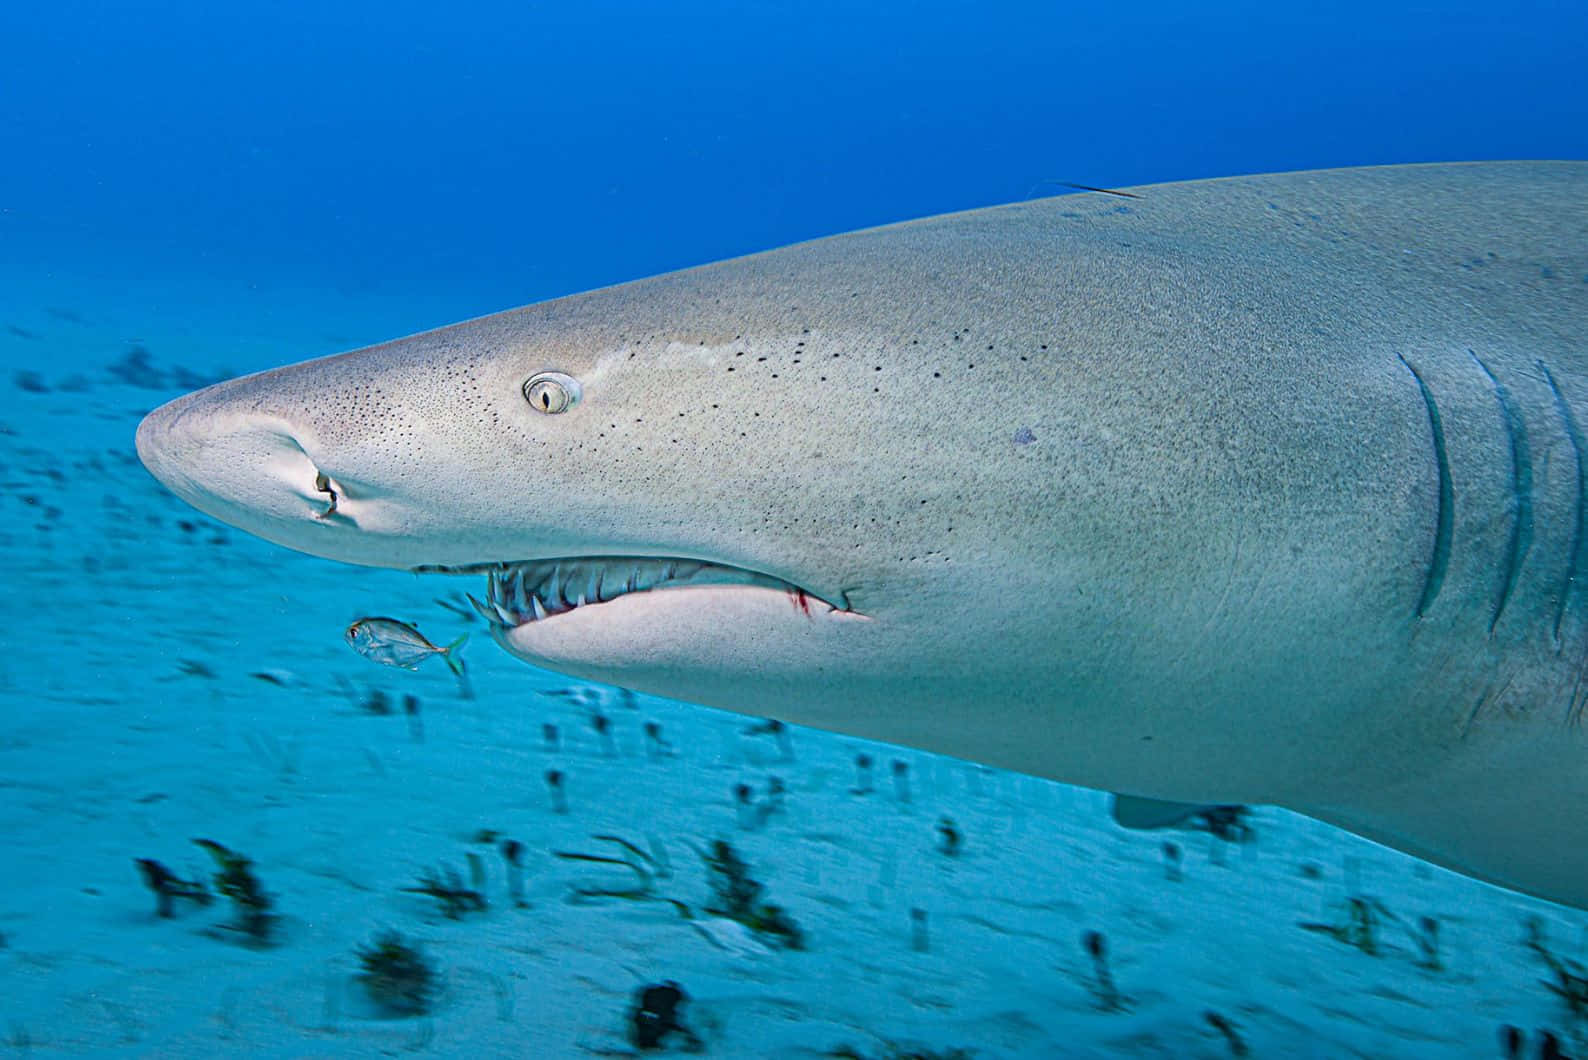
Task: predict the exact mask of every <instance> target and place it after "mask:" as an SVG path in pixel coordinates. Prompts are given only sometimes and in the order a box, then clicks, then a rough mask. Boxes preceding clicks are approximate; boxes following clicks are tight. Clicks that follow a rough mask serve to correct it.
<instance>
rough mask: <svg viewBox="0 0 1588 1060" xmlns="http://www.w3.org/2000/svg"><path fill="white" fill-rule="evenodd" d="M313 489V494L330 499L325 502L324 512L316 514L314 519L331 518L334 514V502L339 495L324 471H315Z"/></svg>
mask: <svg viewBox="0 0 1588 1060" xmlns="http://www.w3.org/2000/svg"><path fill="white" fill-rule="evenodd" d="M314 489H315V492H317V493H323V494H325V495H326V496H327V497H329V498H330V500H329V501H327V502H326V506H325V511H323V512H319V513H317V514H316V515H315V518H316V519H329V518H331V516H333V515H335V514H336V502H337V501H338V500H339V499H340V495H339V494H338V492H337V489H336V486H335V485H333V484H332V482H331V480H330V479H329V478H327V477H326V474H325V472H324V471H316V472H315V473H314Z"/></svg>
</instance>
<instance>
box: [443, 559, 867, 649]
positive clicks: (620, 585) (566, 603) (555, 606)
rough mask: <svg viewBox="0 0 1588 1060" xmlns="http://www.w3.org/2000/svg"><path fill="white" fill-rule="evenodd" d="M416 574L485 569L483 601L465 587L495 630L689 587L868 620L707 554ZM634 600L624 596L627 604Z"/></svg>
mask: <svg viewBox="0 0 1588 1060" xmlns="http://www.w3.org/2000/svg"><path fill="white" fill-rule="evenodd" d="M413 569H414V571H415V572H416V573H431V572H440V573H446V574H477V573H484V574H485V575H486V592H485V599H484V600H483V601H481V600H479V599H477V598H476V597H475V596H473V595H472V594H470V596H469V600H470V602H471V603H473V605H474V607H475V610H477V611H478V612H479V613H480V616H481V617H482V618H484V619H485V620H486V622H487V623H489V624H490V627H491V630H492V632H493V633H494V634H497V635H498V636H501V635H502V634H504V633H509V632H512V631H514V630H518V629H521V628H522V627H526V626H529V625H531V624H537V625H539V626H540V627H541V628H544V627H545V625H546V624H550V623H555V622H557V621H558V620H559V619H560V618H561V616H564V615H569V614H571V613H572V612H574V611H583V612H586V613H588V612H590V611H591V610H594V609H600V608H603V607H605V606H606V605H610V604H611V603H612V602H613V601H615V600H619V599H623V598H626V597H633V596H634V595H635V594H670V593H677V592H678V591H679V590H683V589H689V590H692V591H693V592H692V593H691V594H690V595H691V597H692V598H695V599H704V600H709V601H719V600H721V599H723V598H725V597H730V596H732V597H743V596H744V595H745V594H753V595H754V596H756V597H762V596H768V595H773V594H776V595H781V596H783V597H785V598H786V599H787V601H788V605H789V607H790V609H791V612H792V613H793V614H795V615H802V616H804V617H807V618H810V619H813V620H814V619H823V618H825V619H832V620H846V619H866V618H868V616H866V615H863V614H861V613H860V612H858V611H855V610H853V609H852V608H850V607H849V606H848V601H847V599H841V600H840V601H838V602H832V601H828V600H826V599H824V598H822V597H821V596H818V595H817V594H815V593H813V592H811V591H810V590H808V589H806V588H804V587H803V586H800V585H797V584H795V583H793V582H790V581H786V580H784V579H782V578H779V577H777V576H775V575H771V574H766V573H762V572H760V571H754V570H749V569H747V568H744V567H736V566H732V565H730V564H726V563H715V562H711V561H708V560H701V559H689V558H682V557H668V556H620V555H604V556H594V555H592V556H562V557H551V558H545V559H534V560H523V561H518V562H488V563H473V564H464V565H443V564H428V565H422V566H418V567H415V568H413ZM634 602H635V601H633V600H632V599H631V600H629V603H630V604H633V603H634Z"/></svg>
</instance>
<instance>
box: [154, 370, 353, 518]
mask: <svg viewBox="0 0 1588 1060" xmlns="http://www.w3.org/2000/svg"><path fill="white" fill-rule="evenodd" d="M217 389H218V388H210V389H209V390H201V391H199V392H197V393H195V394H189V395H188V396H186V397H183V398H178V399H177V400H175V401H171V402H168V403H167V404H165V405H162V406H161V407H159V408H157V409H155V410H154V411H153V412H151V413H149V415H148V416H146V417H144V419H143V422H142V423H140V424H139V425H138V434H137V447H138V456H139V458H140V459H141V460H142V461H143V464H144V466H145V467H146V468H148V469H149V472H150V473H151V474H152V475H154V477H155V478H157V479H159V480H160V482H161V483H163V484H164V485H165V486H166V487H167V488H169V489H170V490H171V491H172V492H174V493H175V494H177V496H179V497H181V498H182V499H183V500H185V501H187V502H188V503H189V504H191V505H193V506H194V507H195V508H198V509H199V510H200V511H203V512H205V513H206V514H209V515H213V516H215V517H216V518H218V519H222V520H224V521H227V522H232V523H237V524H239V525H242V526H244V527H245V528H246V529H249V530H251V531H253V532H255V533H260V534H262V535H263V536H266V537H271V538H277V539H279V537H280V536H281V535H280V531H279V529H278V530H277V532H275V533H270V532H269V530H270V528H271V526H272V524H301V523H302V522H304V521H305V520H313V519H316V518H321V519H323V518H324V517H325V516H326V515H327V514H328V513H331V512H334V509H335V501H334V493H335V487H334V485H333V484H332V482H331V480H330V477H329V476H327V475H326V474H325V473H324V472H323V471H322V470H321V469H320V468H318V467H317V466H316V465H315V462H314V460H313V459H312V458H311V457H310V455H309V453H308V451H307V449H306V448H305V445H304V441H303V439H301V438H300V435H299V432H298V431H297V430H295V428H294V426H293V424H292V423H291V422H290V421H289V420H287V419H286V418H285V417H284V416H282V415H280V414H276V413H273V412H270V411H265V410H261V409H258V408H253V407H249V406H247V405H244V404H240V403H238V402H235V401H232V400H229V399H228V398H227V397H226V396H225V394H224V393H218V392H216V391H217Z"/></svg>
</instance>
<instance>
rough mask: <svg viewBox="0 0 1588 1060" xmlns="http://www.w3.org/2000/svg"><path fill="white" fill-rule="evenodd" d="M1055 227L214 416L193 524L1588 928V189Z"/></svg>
mask: <svg viewBox="0 0 1588 1060" xmlns="http://www.w3.org/2000/svg"><path fill="white" fill-rule="evenodd" d="M1130 190H1131V192H1132V193H1133V194H1134V195H1135V196H1137V197H1134V198H1129V199H1124V198H1121V197H1119V196H1114V195H1099V194H1087V195H1069V196H1063V197H1059V198H1054V199H1047V200H1041V201H1032V202H1024V203H1018V204H1015V205H1010V206H1002V207H996V208H991V209H983V210H975V211H971V212H968V213H959V214H951V215H947V216H943V217H935V218H930V219H927V220H922V221H915V222H911V223H906V224H899V225H891V226H888V227H884V228H877V229H871V230H867V231H861V232H855V233H852V234H848V235H842V236H836V237H833V238H829V239H821V240H817V241H815V242H810V243H803V244H799V245H796V246H792V247H787V248H784V249H781V250H774V251H771V252H768V253H764V254H757V255H753V256H751V257H746V258H740V259H737V260H733V261H727V262H723V263H720V264H715V265H708V266H705V267H703V268H696V269H689V270H686V271H683V272H677V273H672V274H669V275H665V276H660V277H656V278H652V279H647V280H641V281H639V282H635V283H629V284H624V285H622V286H617V287H611V288H607V289H604V290H599V291H594V292H591V293H588V294H582V295H577V296H574V297H570V298H563V299H558V300H555V301H551V302H545V303H541V304H538V305H532V306H528V307H526V308H522V309H516V310H512V311H510V312H505V313H501V314H497V315H495V316H489V317H484V318H481V319H478V320H473V321H469V322H466V323H462V324H457V325H454V326H452V327H447V328H442V329H440V330H437V331H431V332H427V333H425V334H421V335H415V336H412V337H410V338H405V339H401V340H398V341H395V342H391V343H387V344H384V345H380V346H374V347H370V348H367V349H363V350H358V351H355V352H352V353H348V354H344V355H341V356H338V357H330V358H325V359H321V360H314V361H309V362H307V363H303V364H298V365H293V366H291V367H286V368H281V369H277V370H275V371H270V372H265V373H262V374H259V375H253V376H248V377H245V378H242V379H237V380H233V381H230V382H226V383H221V384H219V385H216V386H212V387H209V388H207V389H205V390H201V391H199V392H198V393H195V394H192V395H190V396H187V397H184V398H182V399H180V400H177V401H174V402H172V403H170V404H168V405H166V406H164V407H162V408H160V409H158V410H156V411H155V412H153V413H151V414H150V415H149V417H148V418H147V419H146V420H145V421H144V422H143V424H142V425H141V426H140V427H139V430H138V439H137V441H138V450H139V453H140V454H141V456H142V458H143V460H144V462H145V464H146V465H147V466H148V467H149V469H150V470H151V471H152V472H153V473H154V474H155V475H156V476H157V477H158V478H159V479H160V480H161V481H162V482H164V483H166V484H167V485H168V486H169V487H170V488H171V489H173V490H174V491H176V492H177V493H178V494H180V495H181V496H182V497H184V498H185V499H187V500H188V501H189V502H190V503H192V504H193V505H194V506H196V507H197V508H199V509H201V510H203V511H205V512H207V513H209V514H211V515H213V516H215V517H217V518H219V519H222V520H225V521H226V522H229V523H232V524H235V525H236V526H239V527H241V528H243V529H246V530H248V531H251V532H252V533H255V534H258V535H260V536H262V537H265V538H268V539H270V540H272V541H275V542H278V543H280V544H283V545H287V546H289V547H291V548H295V549H299V550H302V551H305V552H310V553H314V554H316V555H320V556H326V557H330V558H333V559H338V560H343V561H347V562H350V563H360V564H371V565H377V566H386V567H399V568H410V569H422V570H445V571H451V572H465V573H468V572H475V573H477V574H478V575H479V576H480V577H481V578H482V579H483V582H484V590H483V593H482V595H483V597H484V598H483V599H482V600H480V601H479V606H480V607H481V609H482V611H483V612H484V613H485V614H486V615H487V616H488V618H489V621H490V624H491V628H492V631H493V634H494V636H495V638H496V639H497V640H498V641H499V642H500V643H501V644H502V645H503V646H504V647H506V648H507V650H508V651H510V652H512V653H513V654H515V655H517V656H520V657H522V658H523V659H526V660H529V661H530V662H533V663H535V664H537V665H541V666H545V667H548V668H551V669H554V670H559V671H562V672H565V673H569V674H574V675H578V676H582V677H587V678H593V679H597V680H601V681H607V682H612V683H615V684H619V685H624V686H627V687H630V688H634V689H639V690H642V691H648V692H654V693H658V694H663V695H668V696H674V697H677V698H681V699H685V700H691V701H695V702H699V703H704V704H709V705H713V706H717V707H724V708H728V709H732V710H737V711H743V712H746V713H753V714H762V715H770V716H775V717H779V718H783V719H785V720H788V721H792V722H797V723H800V724H805V725H812V726H817V727H820V728H823V729H829V730H834V731H837V732H841V733H848V734H852V735H856V736H862V737H871V738H875V739H880V740H886V741H892V742H895V743H899V744H904V745H908V746H911V747H917V748H923V749H926V750H930V751H936V752H942V753H945V754H949V755H955V756H958V757H961V758H966V759H972V760H975V761H978V762H984V763H988V764H991V765H995V766H1000V767H1004V768H1007V769H1012V770H1018V771H1022V772H1025V773H1030V774H1035V775H1038V776H1043V777H1051V778H1056V779H1059V780H1064V781H1068V782H1072V783H1077V784H1084V785H1089V786H1093V787H1099V788H1105V789H1108V790H1111V791H1114V792H1116V793H1119V794H1120V796H1121V798H1120V800H1119V802H1118V803H1117V808H1116V814H1117V816H1118V817H1119V818H1120V819H1121V820H1122V821H1125V822H1127V823H1136V824H1152V823H1157V822H1159V821H1162V820H1167V819H1171V818H1173V817H1174V816H1175V815H1176V814H1177V813H1179V812H1181V810H1182V806H1181V805H1179V804H1206V803H1233V802H1242V803H1250V802H1261V803H1275V804H1280V805H1283V806H1287V807H1290V808H1293V809H1295V810H1298V811H1300V812H1303V813H1306V814H1311V815H1313V816H1316V817H1319V818H1322V819H1324V820H1327V821H1331V822H1334V823H1336V824H1339V825H1341V826H1343V827H1345V828H1347V829H1350V830H1352V831H1355V832H1358V833H1361V834H1363V835H1367V836H1370V837H1372V838H1374V839H1378V840H1380V841H1383V842H1385V843H1387V844H1390V845H1392V846H1395V847H1398V848H1401V849H1403V850H1407V851H1410V852H1412V853H1415V854H1418V855H1421V856H1423V857H1426V858H1428V859H1430V860H1433V861H1436V862H1439V863H1441V864H1444V865H1447V866H1450V867H1453V868H1456V869H1458V870H1460V871H1463V872H1466V873H1469V874H1471V875H1474V876H1478V877H1481V878H1484V879H1487V880H1490V881H1493V882H1496V883H1499V884H1501V885H1504V886H1508V887H1512V888H1516V889H1519V890H1522V891H1526V892H1530V893H1532V894H1535V895H1539V896H1542V897H1545V898H1549V899H1553V900H1556V901H1559V902H1563V903H1567V904H1571V905H1576V906H1579V907H1588V731H1585V729H1584V725H1583V714H1584V706H1585V703H1588V578H1585V577H1584V576H1583V575H1584V572H1585V571H1588V531H1585V526H1584V504H1585V494H1588V442H1585V440H1584V432H1585V431H1588V164H1585V163H1571V162H1515V163H1483V164H1465V165H1429V166H1404V167H1387V168H1372V169H1355V170H1335V171H1319V172H1305V173H1291V174H1282V175H1276V176H1255V177H1241V178H1231V179H1223V180H1213V181H1199V182H1193V183H1182V184H1164V185H1156V186H1149V187H1144V188H1135V189H1130Z"/></svg>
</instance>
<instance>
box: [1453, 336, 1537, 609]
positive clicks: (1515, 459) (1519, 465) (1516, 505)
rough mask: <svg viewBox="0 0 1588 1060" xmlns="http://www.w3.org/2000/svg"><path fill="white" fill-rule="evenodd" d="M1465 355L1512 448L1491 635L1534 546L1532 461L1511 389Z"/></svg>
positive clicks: (1525, 427)
mask: <svg viewBox="0 0 1588 1060" xmlns="http://www.w3.org/2000/svg"><path fill="white" fill-rule="evenodd" d="M1467 353H1468V355H1470V356H1471V357H1472V359H1473V361H1475V362H1477V365H1478V367H1479V368H1481V369H1483V374H1484V375H1485V376H1487V377H1488V379H1489V386H1490V389H1492V390H1493V392H1494V398H1495V401H1496V403H1498V404H1499V406H1500V415H1501V416H1502V417H1503V418H1504V420H1505V432H1506V435H1507V437H1508V439H1509V441H1510V449H1511V505H1510V510H1511V513H1512V516H1511V535H1510V540H1509V541H1508V542H1507V545H1506V550H1505V580H1504V581H1503V582H1502V583H1501V586H1500V595H1499V598H1498V599H1497V600H1496V601H1495V603H1494V611H1493V613H1492V614H1491V615H1490V616H1489V632H1490V633H1491V634H1492V633H1493V632H1494V627H1495V626H1497V625H1499V622H1500V615H1501V614H1502V613H1503V612H1504V611H1505V605H1506V603H1507V602H1508V601H1509V600H1510V599H1511V593H1512V591H1513V590H1514V589H1515V588H1516V583H1517V580H1518V579H1519V578H1520V577H1521V575H1522V561H1523V560H1524V559H1525V558H1526V557H1527V550H1528V549H1529V548H1531V547H1532V544H1533V458H1532V453H1531V451H1530V450H1529V448H1528V444H1527V426H1526V424H1524V423H1523V422H1522V410H1521V409H1520V408H1518V407H1517V404H1516V399H1515V398H1514V397H1513V396H1512V395H1511V391H1510V389H1509V388H1507V387H1506V385H1505V384H1504V383H1502V382H1500V381H1499V380H1498V379H1496V378H1495V377H1494V373H1493V372H1491V371H1489V366H1488V365H1486V364H1484V363H1483V361H1482V359H1481V358H1479V357H1478V355H1477V354H1476V353H1474V352H1473V351H1472V350H1468V351H1467Z"/></svg>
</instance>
